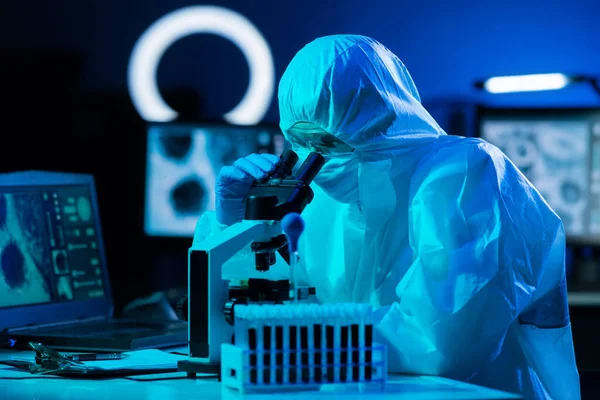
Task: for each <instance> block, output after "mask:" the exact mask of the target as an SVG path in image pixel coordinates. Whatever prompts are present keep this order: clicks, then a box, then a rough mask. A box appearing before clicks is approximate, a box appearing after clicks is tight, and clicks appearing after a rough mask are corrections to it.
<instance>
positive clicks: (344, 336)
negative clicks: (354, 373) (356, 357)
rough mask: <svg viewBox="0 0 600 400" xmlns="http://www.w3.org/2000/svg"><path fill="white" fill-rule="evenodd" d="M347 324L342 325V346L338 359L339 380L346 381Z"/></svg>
mask: <svg viewBox="0 0 600 400" xmlns="http://www.w3.org/2000/svg"><path fill="white" fill-rule="evenodd" d="M348 336H349V335H348V326H342V338H341V340H342V346H341V357H340V358H341V359H340V380H341V381H342V382H346V377H347V374H348V340H349V337H348Z"/></svg>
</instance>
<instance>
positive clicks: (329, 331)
mask: <svg viewBox="0 0 600 400" xmlns="http://www.w3.org/2000/svg"><path fill="white" fill-rule="evenodd" d="M333 339H334V334H333V325H327V326H326V327H325V342H326V347H327V354H326V356H327V357H326V358H327V382H333V379H334V373H333V366H334V359H333V352H334V347H333Z"/></svg>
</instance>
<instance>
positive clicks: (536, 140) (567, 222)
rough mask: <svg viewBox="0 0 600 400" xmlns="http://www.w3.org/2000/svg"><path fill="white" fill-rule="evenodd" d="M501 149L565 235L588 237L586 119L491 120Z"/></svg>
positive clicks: (492, 136) (491, 136)
mask: <svg viewBox="0 0 600 400" xmlns="http://www.w3.org/2000/svg"><path fill="white" fill-rule="evenodd" d="M481 132H482V137H483V138H484V139H486V140H487V141H489V142H490V143H492V144H494V145H496V146H497V147H499V148H500V149H501V150H502V151H503V152H504V153H505V154H506V155H507V156H508V158H510V160H511V161H512V162H513V163H514V164H515V165H516V166H517V167H518V168H519V169H520V170H521V172H523V174H524V175H525V176H526V177H527V178H528V179H529V180H530V181H531V182H532V183H533V185H534V186H535V187H536V188H537V190H538V191H539V192H540V193H541V195H542V196H543V197H544V198H545V199H546V201H547V202H548V204H550V206H551V207H552V208H553V209H554V211H555V212H556V213H557V214H558V215H559V216H560V217H561V219H562V221H563V224H564V226H565V230H566V232H567V234H570V235H575V236H579V235H587V234H589V233H590V232H589V207H590V204H589V202H590V173H591V171H590V169H591V168H590V166H591V160H590V156H591V151H590V144H591V139H590V137H591V129H590V124H589V122H588V121H586V120H556V121H553V120H539V121H535V120H534V121H532V120H526V121H521V120H513V121H511V120H487V121H484V122H483V124H482V131H481Z"/></svg>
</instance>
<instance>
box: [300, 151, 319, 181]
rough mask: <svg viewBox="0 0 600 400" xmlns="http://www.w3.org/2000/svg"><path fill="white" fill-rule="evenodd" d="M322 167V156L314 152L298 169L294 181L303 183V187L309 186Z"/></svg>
mask: <svg viewBox="0 0 600 400" xmlns="http://www.w3.org/2000/svg"><path fill="white" fill-rule="evenodd" d="M323 165H325V158H323V156H322V155H320V154H319V153H315V152H313V153H310V154H309V155H308V157H306V160H304V162H303V163H302V165H301V166H300V169H298V173H297V174H296V179H298V180H299V181H301V182H303V183H304V184H305V185H310V184H311V182H312V181H313V179H315V176H317V174H318V173H319V171H320V170H321V168H323Z"/></svg>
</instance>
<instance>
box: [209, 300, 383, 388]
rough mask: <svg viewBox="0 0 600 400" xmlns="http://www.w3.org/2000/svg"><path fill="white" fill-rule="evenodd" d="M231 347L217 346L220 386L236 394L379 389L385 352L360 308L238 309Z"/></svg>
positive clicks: (363, 307)
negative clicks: (351, 387) (329, 388)
mask: <svg viewBox="0 0 600 400" xmlns="http://www.w3.org/2000/svg"><path fill="white" fill-rule="evenodd" d="M234 326H235V344H223V345H222V346H221V382H222V384H223V385H224V386H225V387H228V388H231V389H234V390H237V391H239V392H242V393H244V392H255V391H257V392H260V391H270V392H275V391H288V390H294V389H301V390H306V389H312V388H314V389H317V388H319V387H321V386H322V385H327V384H333V385H355V386H356V387H357V389H359V390H361V389H365V390H366V389H372V388H376V389H384V388H385V384H386V382H387V348H386V346H384V345H381V344H377V343H374V342H373V323H372V308H371V307H370V306H368V305H363V304H332V305H319V304H303V303H298V304H285V305H284V304H281V305H240V306H236V308H235V324H234Z"/></svg>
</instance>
